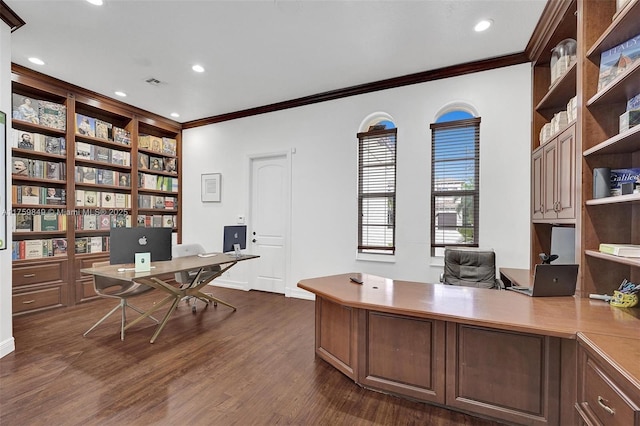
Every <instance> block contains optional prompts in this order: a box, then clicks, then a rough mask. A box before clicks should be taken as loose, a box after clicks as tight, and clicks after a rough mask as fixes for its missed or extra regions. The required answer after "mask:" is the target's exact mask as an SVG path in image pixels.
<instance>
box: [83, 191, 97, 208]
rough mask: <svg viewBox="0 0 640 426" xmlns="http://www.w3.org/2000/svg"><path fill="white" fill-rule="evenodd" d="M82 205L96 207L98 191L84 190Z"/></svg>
mask: <svg viewBox="0 0 640 426" xmlns="http://www.w3.org/2000/svg"><path fill="white" fill-rule="evenodd" d="M84 205H85V206H86V207H97V206H98V193H97V192H96V191H84Z"/></svg>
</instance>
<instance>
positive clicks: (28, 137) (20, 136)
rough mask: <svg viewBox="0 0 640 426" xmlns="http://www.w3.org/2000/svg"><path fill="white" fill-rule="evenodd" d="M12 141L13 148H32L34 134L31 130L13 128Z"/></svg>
mask: <svg viewBox="0 0 640 426" xmlns="http://www.w3.org/2000/svg"><path fill="white" fill-rule="evenodd" d="M12 133H13V143H12V146H13V147H14V148H20V149H29V150H34V148H35V146H34V143H33V141H34V139H35V135H34V133H32V132H26V131H24V130H17V129H13V132H12Z"/></svg>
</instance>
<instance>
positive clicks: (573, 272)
mask: <svg viewBox="0 0 640 426" xmlns="http://www.w3.org/2000/svg"><path fill="white" fill-rule="evenodd" d="M577 280H578V265H545V264H543V265H536V267H535V270H534V272H533V285H532V286H531V287H524V286H511V287H507V290H511V291H515V292H518V293H522V294H526V295H527V296H532V297H548V296H573V295H574V293H575V292H576V282H577Z"/></svg>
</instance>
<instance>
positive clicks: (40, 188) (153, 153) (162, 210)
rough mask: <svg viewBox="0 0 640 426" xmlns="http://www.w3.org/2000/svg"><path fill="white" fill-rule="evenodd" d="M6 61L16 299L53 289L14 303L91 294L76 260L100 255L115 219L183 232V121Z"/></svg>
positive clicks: (87, 261)
mask: <svg viewBox="0 0 640 426" xmlns="http://www.w3.org/2000/svg"><path fill="white" fill-rule="evenodd" d="M12 71H13V72H12V85H13V86H12V92H13V95H12V101H13V102H12V104H13V108H12V110H13V111H12V129H11V130H10V132H11V133H10V136H9V135H8V137H9V138H10V140H11V141H12V199H13V202H12V209H13V211H12V215H11V217H12V223H11V224H10V225H12V226H13V242H14V245H13V247H12V249H13V258H14V271H15V273H14V275H16V274H18V275H16V276H14V295H16V296H18V297H14V301H19V300H24V299H25V297H24V295H25V294H26V293H33V294H34V297H35V295H37V294H38V292H42V291H44V292H45V293H46V292H47V291H51V290H53V291H56V292H57V296H59V297H56V298H52V297H49V299H50V300H53V299H55V300H56V302H55V303H50V304H47V303H45V304H44V305H43V304H42V303H33V306H34V307H35V309H30V308H29V307H23V306H14V312H16V313H18V314H22V313H27V312H32V311H34V310H41V309H47V308H50V307H54V306H65V305H73V304H75V303H79V302H82V301H84V300H87V299H90V298H92V297H93V296H94V294H93V291H92V286H91V277H86V276H84V275H83V274H81V273H80V269H82V268H84V267H87V266H90V265H91V264H92V263H93V262H95V261H99V260H104V259H105V258H107V256H108V252H109V233H110V230H111V229H112V228H114V227H127V226H128V227H132V226H168V227H171V228H172V229H173V230H174V232H175V233H176V241H178V242H179V241H181V229H180V220H181V212H180V210H181V209H180V205H181V199H180V168H181V166H180V152H181V148H180V143H181V126H180V124H179V123H177V122H174V121H172V120H168V119H165V118H163V117H159V116H156V115H154V114H152V113H149V112H146V111H142V110H139V109H137V108H135V107H132V106H130V105H127V104H124V103H122V102H119V101H116V100H113V99H110V98H106V97H103V96H101V95H98V94H95V93H93V92H90V91H88V90H85V89H82V88H79V87H77V86H74V85H71V84H68V83H65V82H62V81H59V80H56V79H53V78H51V77H48V76H45V75H43V74H40V73H37V72H34V71H31V70H28V69H26V68H23V67H20V66H18V65H15V64H14V65H13V68H12ZM54 270H55V271H62V272H55V273H53V271H54ZM43 271H47V273H44V272H43ZM22 275H24V277H23V276H22ZM32 275H33V276H32ZM25 277H26V278H25ZM62 280H64V282H63V281H62ZM45 290H46V291H45ZM27 299H30V298H27ZM16 303H18V302H16ZM30 303H32V302H30Z"/></svg>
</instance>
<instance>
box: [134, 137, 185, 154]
mask: <svg viewBox="0 0 640 426" xmlns="http://www.w3.org/2000/svg"><path fill="white" fill-rule="evenodd" d="M176 145H177V144H176V140H175V139H173V138H164V137H163V138H161V137H158V136H153V135H140V136H139V137H138V148H141V149H148V150H149V151H153V152H158V153H161V154H166V155H176Z"/></svg>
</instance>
